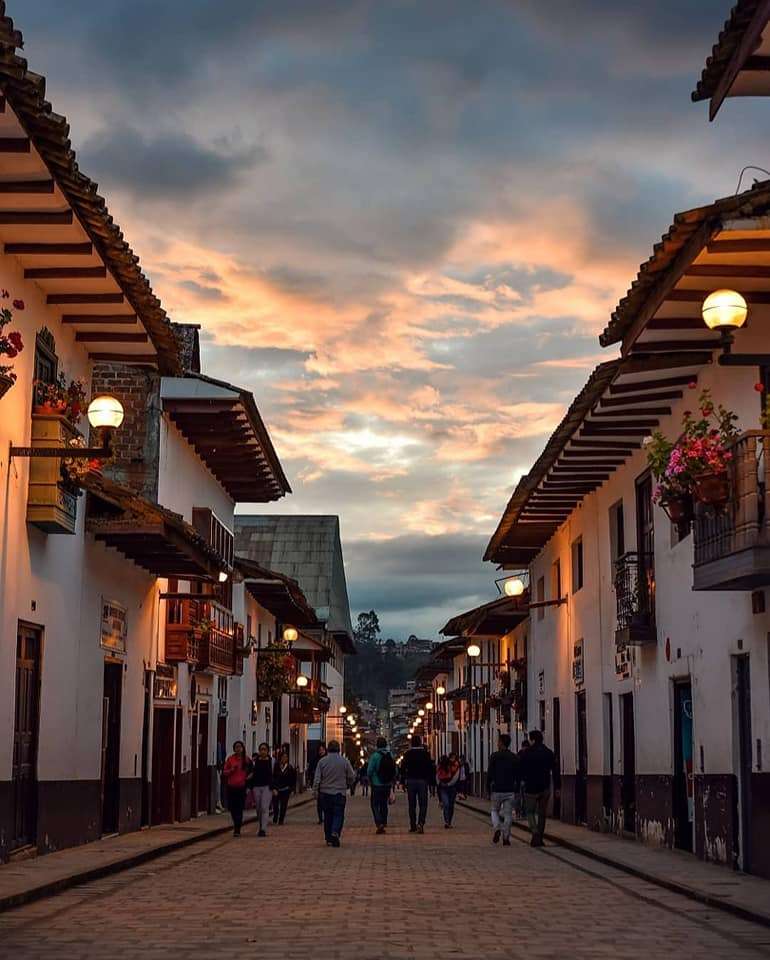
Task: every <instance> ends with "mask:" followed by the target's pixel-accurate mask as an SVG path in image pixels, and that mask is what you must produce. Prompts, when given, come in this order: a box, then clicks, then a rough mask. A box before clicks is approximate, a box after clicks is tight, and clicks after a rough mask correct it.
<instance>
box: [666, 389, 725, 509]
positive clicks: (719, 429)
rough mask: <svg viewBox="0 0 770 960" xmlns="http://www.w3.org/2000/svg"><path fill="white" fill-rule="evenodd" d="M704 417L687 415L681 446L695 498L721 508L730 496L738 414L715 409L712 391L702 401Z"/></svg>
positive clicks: (703, 392) (700, 409)
mask: <svg viewBox="0 0 770 960" xmlns="http://www.w3.org/2000/svg"><path fill="white" fill-rule="evenodd" d="M698 406H699V411H698V412H699V414H700V416H694V415H693V414H692V413H691V412H690V411H687V412H686V413H685V416H684V433H683V435H682V438H681V440H680V441H679V444H678V446H680V448H681V455H682V458H683V459H684V461H685V463H686V468H687V471H688V472H689V474H690V476H691V477H692V481H693V488H692V489H693V496H694V497H695V499H696V500H697V501H698V502H699V503H704V504H707V505H708V506H712V507H717V508H721V507H724V505H725V504H726V503H727V501H728V499H729V496H730V478H729V470H730V466H731V464H732V460H733V453H732V445H733V444H734V443H735V441H736V440H737V439H738V436H739V431H738V428H737V427H736V426H735V423H736V421H737V419H738V417H737V416H736V414H734V413H733V412H732V411H731V410H728V409H727V408H726V407H723V406H722V405H721V404H720V405H719V406H715V405H714V401H713V400H712V399H711V393H710V391H709V390H707V389H706V390H703V391H702V393H701V395H700V398H699V400H698Z"/></svg>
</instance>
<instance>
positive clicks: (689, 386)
mask: <svg viewBox="0 0 770 960" xmlns="http://www.w3.org/2000/svg"><path fill="white" fill-rule="evenodd" d="M697 386H698V384H697V383H696V382H695V381H694V380H691V381H690V382H689V383H688V384H687V389H688V390H694V389H695V388H696V387H697Z"/></svg>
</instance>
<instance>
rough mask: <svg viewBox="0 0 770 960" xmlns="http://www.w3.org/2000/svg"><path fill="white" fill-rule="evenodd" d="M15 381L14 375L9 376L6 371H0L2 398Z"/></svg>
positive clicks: (0, 397)
mask: <svg viewBox="0 0 770 960" xmlns="http://www.w3.org/2000/svg"><path fill="white" fill-rule="evenodd" d="M15 382H16V381H15V380H14V378H13V377H9V376H8V375H7V374H5V373H0V399H2V398H3V397H4V396H5V395H6V393H8V391H9V390H10V389H11V387H12V386H13V385H14V383H15Z"/></svg>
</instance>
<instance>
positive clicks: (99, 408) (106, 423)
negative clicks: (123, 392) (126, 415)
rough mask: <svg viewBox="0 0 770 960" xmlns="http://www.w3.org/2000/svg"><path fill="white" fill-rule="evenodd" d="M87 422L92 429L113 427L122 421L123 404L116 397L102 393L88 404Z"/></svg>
mask: <svg viewBox="0 0 770 960" xmlns="http://www.w3.org/2000/svg"><path fill="white" fill-rule="evenodd" d="M88 422H89V423H90V424H91V426H92V427H94V429H96V428H98V427H111V428H112V429H115V428H117V427H119V426H120V425H121V423H123V404H122V403H121V402H120V400H118V398H117V397H111V396H109V395H108V394H103V395H102V396H100V397H94V399H93V400H92V401H91V402H90V403H89V404H88Z"/></svg>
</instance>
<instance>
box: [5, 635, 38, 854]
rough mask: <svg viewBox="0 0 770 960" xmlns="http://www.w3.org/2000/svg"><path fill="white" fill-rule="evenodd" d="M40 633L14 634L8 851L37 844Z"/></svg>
mask: <svg viewBox="0 0 770 960" xmlns="http://www.w3.org/2000/svg"><path fill="white" fill-rule="evenodd" d="M42 647H43V633H42V630H40V629H39V628H37V627H28V626H26V625H22V624H19V627H18V631H17V634H16V711H15V714H14V722H13V764H12V768H11V804H12V807H13V809H12V818H11V823H12V826H13V836H12V837H11V842H10V849H11V850H18V849H19V848H20V847H28V846H33V845H34V844H35V843H36V842H37V750H38V741H39V735H40V673H41V670H40V667H41V655H42Z"/></svg>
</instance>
